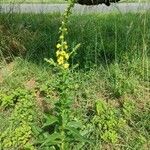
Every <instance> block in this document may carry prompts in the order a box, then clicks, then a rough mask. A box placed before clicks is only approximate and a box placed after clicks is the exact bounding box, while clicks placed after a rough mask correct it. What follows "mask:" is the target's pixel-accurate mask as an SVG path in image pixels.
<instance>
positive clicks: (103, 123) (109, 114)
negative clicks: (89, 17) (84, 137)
mask: <svg viewBox="0 0 150 150" xmlns="http://www.w3.org/2000/svg"><path fill="white" fill-rule="evenodd" d="M92 122H93V123H94V125H95V127H96V132H97V134H98V135H99V138H100V139H101V140H103V141H104V142H108V143H109V142H111V143H115V142H117V140H118V137H119V129H120V128H123V125H124V122H125V120H124V119H123V118H122V117H121V116H119V114H118V112H117V111H116V110H115V109H114V108H111V107H109V106H108V105H107V103H106V102H105V101H103V100H100V101H97V103H96V114H95V116H94V117H93V121H92Z"/></svg>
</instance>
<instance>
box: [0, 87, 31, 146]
mask: <svg viewBox="0 0 150 150" xmlns="http://www.w3.org/2000/svg"><path fill="white" fill-rule="evenodd" d="M33 97H34V96H33V95H32V94H31V93H30V92H28V91H26V90H23V89H16V90H15V91H14V92H13V94H12V96H11V97H8V95H7V94H6V95H5V96H3V97H2V99H1V101H2V103H1V104H2V105H1V107H4V108H3V109H5V108H6V107H7V108H8V106H12V103H13V106H14V108H13V110H12V113H11V116H10V118H9V119H8V120H9V122H10V124H9V127H8V128H7V129H6V130H5V131H4V132H3V133H2V134H1V136H0V140H1V148H2V149H26V148H30V149H34V147H33V146H32V143H31V139H32V129H31V124H32V122H33V115H34V110H33V108H34V102H33ZM8 99H9V101H8ZM4 104H5V105H4Z"/></svg>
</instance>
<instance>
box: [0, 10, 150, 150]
mask: <svg viewBox="0 0 150 150" xmlns="http://www.w3.org/2000/svg"><path fill="white" fill-rule="evenodd" d="M62 19H63V17H62V16H61V15H60V14H1V15H0V39H1V43H0V60H1V61H0V122H1V124H0V132H1V133H2V134H1V135H0V149H4V150H7V149H18V150H20V149H31V150H34V149H38V150H50V149H52V150H55V149H61V150H66V149H74V150H77V149H83V150H84V149H85V150H86V149H90V150H99V149H102V150H105V149H107V150H109V149H110V150H112V149H116V150H119V149H120V150H122V149H124V150H127V149H129V150H148V149H149V147H150V115H149V114H150V65H149V63H150V12H143V13H133V14H132V13H126V14H119V13H114V14H84V15H71V17H70V18H69V22H68V24H67V25H65V26H62ZM60 26H61V27H62V28H60ZM66 26H67V30H66V29H65V28H66ZM58 31H59V33H61V34H60V35H62V33H63V36H65V40H66V41H67V43H66V44H65V45H63V42H65V41H63V42H62V40H60V39H61V38H62V37H60V36H59V34H58ZM66 31H67V32H68V34H67V35H66ZM64 34H65V35H64ZM58 39H59V40H58ZM58 43H60V45H58ZM78 44H80V46H79V45H78ZM56 45H57V47H56ZM61 46H62V47H63V49H65V50H67V53H65V55H64V57H65V59H66V61H67V63H69V66H68V67H70V69H68V67H66V68H65V69H67V70H66V71H65V70H64V69H58V67H56V66H51V65H49V64H48V63H47V62H49V61H48V59H49V58H52V60H53V61H54V62H58V64H59V62H60V60H58V59H59V58H60V56H61V55H58V56H57V55H55V53H56V51H58V50H59V49H61V48H62V47H61ZM66 46H67V47H66ZM76 46H77V47H78V49H77V50H76V51H74V48H75V49H76ZM72 50H73V51H74V52H75V53H74V54H73V56H72V57H69V58H70V59H69V58H68V57H66V55H67V54H70V53H72ZM59 54H60V53H59ZM69 56H70V55H69ZM44 58H47V59H46V60H47V62H46V61H45V60H44ZM67 58H68V59H67ZM53 61H50V63H52V62H53ZM65 63H66V62H65ZM53 65H55V63H54V64H53ZM60 65H61V66H63V63H60ZM60 70H61V71H60Z"/></svg>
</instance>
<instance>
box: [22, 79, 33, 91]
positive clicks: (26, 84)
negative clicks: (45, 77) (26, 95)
mask: <svg viewBox="0 0 150 150" xmlns="http://www.w3.org/2000/svg"><path fill="white" fill-rule="evenodd" d="M24 85H25V88H26V89H27V90H32V89H35V87H36V81H35V79H30V80H28V81H27V82H25V84H24Z"/></svg>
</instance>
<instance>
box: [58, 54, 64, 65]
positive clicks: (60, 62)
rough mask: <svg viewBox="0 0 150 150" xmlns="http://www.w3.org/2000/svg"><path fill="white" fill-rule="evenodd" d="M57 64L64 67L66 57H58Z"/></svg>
mask: <svg viewBox="0 0 150 150" xmlns="http://www.w3.org/2000/svg"><path fill="white" fill-rule="evenodd" d="M57 62H58V64H59V65H62V64H63V63H64V57H63V56H60V57H58V59H57Z"/></svg>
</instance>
